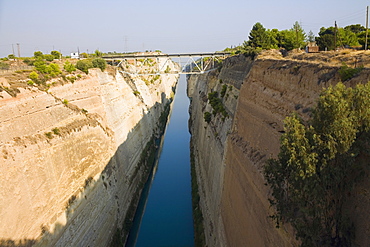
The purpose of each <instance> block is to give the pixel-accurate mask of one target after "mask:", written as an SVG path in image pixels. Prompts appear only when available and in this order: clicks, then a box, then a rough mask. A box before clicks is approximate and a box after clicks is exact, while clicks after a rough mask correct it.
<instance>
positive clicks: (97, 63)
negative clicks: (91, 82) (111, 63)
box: [92, 58, 107, 71]
mask: <svg viewBox="0 0 370 247" xmlns="http://www.w3.org/2000/svg"><path fill="white" fill-rule="evenodd" d="M92 65H93V67H94V68H99V69H101V71H104V70H105V68H106V67H107V63H106V62H105V60H104V59H103V58H95V59H93V60H92Z"/></svg>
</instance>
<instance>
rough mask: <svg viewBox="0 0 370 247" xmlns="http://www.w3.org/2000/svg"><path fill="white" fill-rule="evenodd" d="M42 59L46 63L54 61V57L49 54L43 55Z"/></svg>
mask: <svg viewBox="0 0 370 247" xmlns="http://www.w3.org/2000/svg"><path fill="white" fill-rule="evenodd" d="M44 58H45V60H46V61H48V62H52V61H53V60H54V56H53V55H50V54H45V55H44Z"/></svg>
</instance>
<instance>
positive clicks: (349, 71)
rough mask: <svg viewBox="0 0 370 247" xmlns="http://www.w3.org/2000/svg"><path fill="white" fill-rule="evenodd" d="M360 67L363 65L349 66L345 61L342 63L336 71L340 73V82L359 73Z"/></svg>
mask: <svg viewBox="0 0 370 247" xmlns="http://www.w3.org/2000/svg"><path fill="white" fill-rule="evenodd" d="M362 69H363V67H358V68H351V67H348V65H347V64H346V63H343V64H342V66H341V67H340V69H339V70H338V73H339V75H340V79H341V80H342V82H344V81H347V80H350V79H352V78H353V77H354V76H356V75H357V74H358V73H360V72H361V70H362Z"/></svg>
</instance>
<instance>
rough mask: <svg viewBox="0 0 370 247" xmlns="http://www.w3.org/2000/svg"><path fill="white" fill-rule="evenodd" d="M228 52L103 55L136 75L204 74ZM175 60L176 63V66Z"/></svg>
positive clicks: (107, 59)
mask: <svg viewBox="0 0 370 247" xmlns="http://www.w3.org/2000/svg"><path fill="white" fill-rule="evenodd" d="M229 55H230V53H227V52H213V53H177V54H163V53H135V54H128V55H111V56H103V57H102V58H103V59H105V60H106V61H107V62H109V63H111V64H112V65H117V66H118V67H120V68H121V69H122V72H124V73H127V74H134V75H161V74H187V75H188V74H203V73H205V72H208V71H211V70H213V69H215V68H217V66H218V65H219V64H220V63H221V60H222V59H224V58H226V57H227V56H229ZM173 62H175V63H176V65H175V66H174V65H173V64H174V63H173Z"/></svg>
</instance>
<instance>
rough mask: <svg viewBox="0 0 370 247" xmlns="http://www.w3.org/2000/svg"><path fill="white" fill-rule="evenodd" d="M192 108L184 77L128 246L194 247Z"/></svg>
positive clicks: (183, 77)
mask: <svg viewBox="0 0 370 247" xmlns="http://www.w3.org/2000/svg"><path fill="white" fill-rule="evenodd" d="M188 107H189V99H188V98H187V96H186V78H185V76H181V77H180V80H179V83H178V86H177V92H176V96H175V100H174V105H173V110H172V114H171V119H170V122H169V125H168V126H167V130H166V133H165V138H164V144H163V150H162V153H161V155H160V158H159V161H158V167H156V168H155V169H154V170H155V171H156V170H157V171H156V172H154V175H153V178H149V180H151V179H153V181H152V183H149V184H148V186H146V188H145V190H144V191H143V196H142V198H141V201H140V204H139V208H138V211H137V215H136V216H135V221H134V226H133V228H132V231H131V232H130V236H129V239H128V241H127V246H193V245H194V240H193V239H194V234H193V220H192V208H191V177H190V150H189V141H190V134H189V131H188V125H187V124H188V118H189V114H188ZM140 212H141V213H140ZM142 212H144V213H142Z"/></svg>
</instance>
